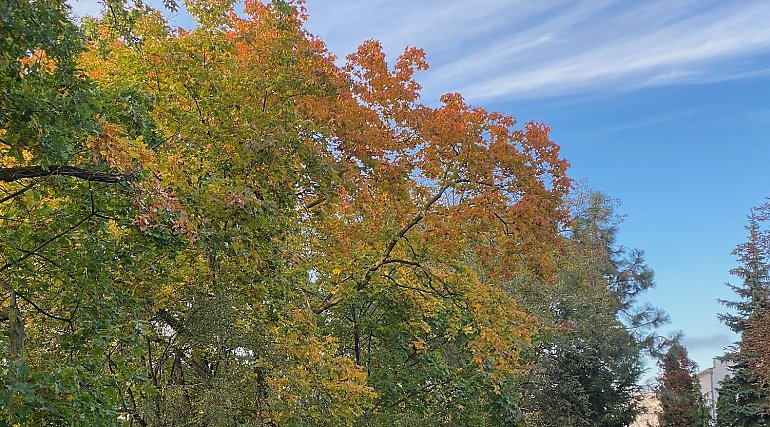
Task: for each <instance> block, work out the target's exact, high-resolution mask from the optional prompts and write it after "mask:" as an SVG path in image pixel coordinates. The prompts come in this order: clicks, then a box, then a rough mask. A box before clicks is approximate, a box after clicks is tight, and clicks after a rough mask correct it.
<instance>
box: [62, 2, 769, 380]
mask: <svg viewBox="0 0 770 427" xmlns="http://www.w3.org/2000/svg"><path fill="white" fill-rule="evenodd" d="M74 5H75V9H76V11H77V12H78V13H80V14H84V13H88V12H91V13H97V12H98V10H99V6H98V4H97V3H96V2H95V1H86V0H81V1H79V2H75V3H74ZM308 9H309V12H310V20H309V21H308V24H307V27H308V29H309V30H310V31H311V32H312V33H314V34H316V35H319V36H321V38H323V39H324V40H325V41H326V42H327V45H328V46H329V48H330V50H331V51H332V52H334V53H335V54H337V55H338V56H339V57H344V56H345V55H347V54H348V53H351V52H353V51H354V50H355V48H356V46H357V45H358V44H360V43H361V42H362V41H364V40H366V39H369V38H374V39H378V40H380V41H381V42H382V43H383V45H384V47H385V50H386V52H388V53H389V55H390V57H391V58H392V59H395V56H396V55H398V54H399V53H400V52H402V51H403V49H404V48H405V47H406V46H417V47H421V48H424V49H425V51H426V53H427V56H428V61H429V62H430V64H431V68H430V69H429V70H428V71H426V72H423V73H420V74H419V75H418V80H419V81H420V82H421V83H422V84H423V86H424V91H423V100H424V102H426V103H428V104H433V103H435V102H436V100H437V99H438V97H439V96H440V95H441V94H442V93H445V92H455V91H459V92H461V93H462V94H463V95H464V96H465V97H466V99H467V100H469V101H470V102H471V103H474V104H478V105H482V106H485V107H489V108H491V109H495V110H499V111H502V112H505V113H508V114H513V115H515V116H516V117H517V118H518V119H519V121H520V122H524V121H527V120H537V121H544V122H546V123H548V124H549V125H550V126H551V128H552V129H553V139H554V140H555V141H556V142H557V143H559V144H560V145H561V146H562V148H563V154H564V156H565V157H566V158H567V159H568V160H569V161H570V162H571V163H572V169H571V175H572V177H573V178H576V179H587V180H588V183H589V185H590V186H591V187H593V188H595V189H597V190H601V191H603V192H605V193H607V194H608V195H610V196H612V197H614V198H617V199H619V200H620V202H621V212H622V213H624V214H626V215H627V218H626V221H625V222H624V224H623V225H622V228H621V233H620V240H621V243H623V244H624V245H626V246H629V247H634V248H640V249H643V250H645V251H646V253H647V259H648V262H649V264H650V265H651V266H652V267H653V268H654V269H655V271H656V282H657V288H656V289H655V290H653V291H652V292H650V293H649V294H647V295H646V296H645V297H644V299H645V300H646V301H650V302H652V303H653V304H655V305H657V306H659V307H661V308H663V309H665V310H666V311H667V312H668V313H669V314H670V316H671V319H672V322H671V324H669V325H668V326H666V327H664V330H663V332H664V333H666V332H668V331H675V330H681V331H683V332H684V334H685V337H686V338H685V344H686V345H688V347H689V349H690V354H691V356H692V357H693V359H695V361H696V362H698V364H699V365H700V366H701V367H702V368H706V367H709V366H710V365H711V358H712V357H713V356H717V355H719V354H721V353H722V349H723V347H724V346H725V345H727V344H729V343H730V342H731V341H733V340H734V337H733V335H732V334H731V333H730V332H729V330H728V329H727V328H726V327H725V326H723V325H722V324H721V323H719V321H718V320H717V317H716V316H717V313H718V312H720V311H723V308H722V307H721V306H720V305H719V304H718V303H717V302H716V300H717V299H718V298H728V299H729V298H730V297H731V294H730V292H729V290H728V289H727V287H726V286H725V285H724V283H725V282H727V281H731V280H733V278H731V276H730V275H729V273H728V271H729V270H730V269H731V268H732V267H734V265H735V262H734V257H733V256H732V255H731V254H730V252H731V250H732V249H733V248H734V247H735V246H736V245H737V244H738V243H740V242H741V241H742V240H743V239H744V237H745V230H744V229H743V226H744V225H745V223H746V216H747V215H748V213H749V210H750V208H751V207H753V206H757V205H759V204H761V203H763V201H764V200H765V197H766V196H770V185H768V184H770V174H769V173H768V169H767V162H768V160H770V140H769V138H770V135H768V130H770V96H769V95H770V26H768V25H767V22H768V21H769V20H770V2H766V1H759V0H757V1H738V0H733V1H729V2H725V1H709V0H694V1H690V0H675V1H672V0H669V1H645V2H632V1H611V0H606V1H605V0H590V1H575V0H551V1H531V0H474V1H466V0H423V1H420V2H415V1H406V0H387V1H384V0H367V1H356V0H349V1H345V2H336V1H328V0H325V1H324V0H315V1H314V0H310V2H309V5H308ZM171 18H172V22H173V24H174V25H179V26H190V20H189V17H188V16H185V15H184V14H183V13H179V14H174V15H172V17H171ZM651 375H652V374H651Z"/></svg>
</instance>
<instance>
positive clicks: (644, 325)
mask: <svg viewBox="0 0 770 427" xmlns="http://www.w3.org/2000/svg"><path fill="white" fill-rule="evenodd" d="M233 4H234V2H233V1H228V0H221V1H213V2H212V1H187V2H186V5H187V10H188V11H189V12H190V13H191V14H193V16H194V17H195V18H196V21H197V23H198V26H197V27H196V28H195V29H191V30H185V29H179V28H176V29H175V28H171V27H170V26H169V24H168V23H167V22H166V21H165V19H164V17H163V14H162V13H161V12H160V11H158V10H154V9H152V8H151V7H149V6H147V5H145V4H143V3H142V2H139V1H137V2H134V3H132V2H124V1H119V0H110V1H106V2H105V13H104V15H103V16H101V17H100V18H89V19H85V20H83V22H82V23H81V24H80V25H77V24H75V23H74V22H73V21H72V19H71V18H70V16H69V9H68V6H67V4H66V3H64V2H59V1H45V0H12V1H10V2H5V3H3V5H0V17H2V18H0V25H2V27H0V29H1V30H2V31H0V34H2V37H0V47H2V49H0V52H2V53H1V54H0V55H1V56H0V58H1V59H0V60H1V61H2V62H1V63H0V65H1V66H2V78H3V80H2V88H1V89H0V90H1V92H0V93H1V94H2V95H0V190H1V191H2V192H3V194H2V195H0V197H2V198H1V199H0V247H1V248H2V251H0V263H1V264H2V266H0V274H1V275H2V276H0V280H1V281H2V287H3V288H2V292H3V294H2V302H0V307H2V311H0V321H2V323H3V325H4V329H5V333H6V339H4V340H0V353H1V354H2V355H3V356H2V359H0V425H30V426H33V425H40V426H43V425H62V424H67V425H84V426H85V425H88V426H97V425H105V426H108V425H136V426H168V425H174V426H182V425H189V426H305V425H313V426H345V425H349V426H354V425H355V426H359V425H360V426H364V425H366V426H375V425H389V426H413V425H418V424H419V425H425V426H434V425H435V426H446V425H456V426H495V425H499V426H510V425H531V426H550V425H554V426H555V425H575V426H578V425H580V426H622V425H628V423H630V422H631V421H632V420H633V417H634V415H635V413H636V405H635V399H636V398H635V392H636V382H637V381H638V379H639V376H640V374H641V371H642V367H641V359H640V355H641V353H642V352H643V351H651V350H653V349H654V348H655V346H656V344H657V341H656V336H655V334H654V332H653V331H652V330H651V329H650V327H654V326H656V325H658V324H659V323H661V322H663V321H665V316H664V315H663V314H662V313H660V312H658V311H657V310H655V309H654V308H652V307H646V306H639V304H637V302H636V297H637V296H638V295H639V293H641V292H643V291H645V290H647V289H649V288H650V287H651V286H653V274H652V270H651V269H650V268H649V267H648V266H647V265H646V263H645V261H644V257H643V253H642V252H641V251H629V250H627V249H625V248H624V247H622V246H620V245H619V244H618V243H617V242H616V241H615V240H616V227H617V225H618V223H619V221H618V220H617V216H616V214H615V212H614V206H613V204H612V201H611V200H610V199H609V198H607V197H606V196H604V195H602V194H601V193H596V192H591V191H576V190H575V186H574V183H573V182H572V181H571V179H570V178H569V177H568V176H567V171H568V166H569V164H568V162H567V161H566V160H565V159H563V158H562V156H561V154H560V149H559V146H558V145H557V144H556V143H555V142H554V141H552V140H551V138H550V136H549V132H550V129H549V127H548V126H547V125H545V124H543V123H537V122H529V123H524V124H522V125H519V124H518V123H517V122H516V120H515V119H514V118H513V117H512V116H509V115H506V114H502V113H498V112H493V111H488V110H486V109H484V108H481V107H477V106H472V105H469V104H468V103H467V102H466V101H465V100H464V99H463V97H462V96H461V95H460V94H456V93H450V94H446V95H443V96H442V97H441V99H440V103H439V104H438V105H437V106H429V105H426V104H424V103H423V102H422V101H421V98H420V88H421V87H420V84H419V83H418V82H417V81H416V80H415V78H416V75H417V74H418V73H419V72H420V71H422V70H425V69H427V67H428V63H427V61H426V57H425V53H424V52H423V51H422V50H420V49H417V48H411V47H410V48H406V49H405V50H404V52H403V53H402V54H401V55H400V56H399V57H398V58H396V59H395V60H394V61H392V62H390V63H389V62H388V60H387V59H386V56H385V53H384V52H383V48H382V46H381V44H380V43H379V42H377V41H374V40H369V41H366V42H364V43H363V44H362V45H361V46H360V47H359V48H358V50H357V51H356V52H354V53H352V54H350V55H348V56H347V57H346V58H345V61H344V62H342V61H337V58H336V57H335V56H334V55H332V54H331V53H330V52H329V51H328V50H327V48H326V47H325V45H324V43H323V41H322V40H320V39H319V38H317V37H315V36H313V35H312V34H310V33H308V32H307V31H306V30H305V29H304V22H305V19H306V11H305V9H304V7H303V3H302V2H285V1H273V2H270V3H267V4H266V3H262V2H259V1H255V0H247V1H245V2H244V9H243V13H242V14H236V13H235V12H234V11H233ZM167 7H170V8H173V7H176V4H175V3H174V2H167ZM340 64H341V65H340Z"/></svg>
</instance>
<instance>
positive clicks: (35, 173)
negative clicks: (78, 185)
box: [0, 165, 136, 184]
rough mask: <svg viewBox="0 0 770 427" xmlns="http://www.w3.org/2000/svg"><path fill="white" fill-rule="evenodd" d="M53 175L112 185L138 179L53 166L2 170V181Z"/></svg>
mask: <svg viewBox="0 0 770 427" xmlns="http://www.w3.org/2000/svg"><path fill="white" fill-rule="evenodd" d="M51 175H62V176H71V177H74V178H79V179H84V180H86V181H95V182H106V183H110V184H115V183H118V182H128V181H133V180H134V179H136V177H135V176H134V175H131V174H122V173H109V172H101V171H94V170H87V169H81V168H77V167H74V166H66V165H52V166H49V167H48V169H45V168H43V167H42V166H23V167H15V168H0V181H4V182H14V181H18V180H20V179H24V178H38V177H41V176H51Z"/></svg>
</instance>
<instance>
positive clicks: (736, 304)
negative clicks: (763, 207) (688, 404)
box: [717, 212, 770, 427]
mask: <svg viewBox="0 0 770 427" xmlns="http://www.w3.org/2000/svg"><path fill="white" fill-rule="evenodd" d="M746 229H747V231H748V233H749V236H748V241H747V242H745V243H743V244H741V245H739V246H738V247H737V248H736V249H735V250H734V251H733V254H734V255H736V256H737V257H738V262H739V266H738V267H737V268H735V269H733V270H732V271H731V272H730V273H731V274H732V275H734V276H736V277H739V278H741V279H742V283H741V284H740V285H732V284H728V286H730V288H731V289H732V290H733V291H734V292H735V294H736V295H737V297H738V298H737V299H736V300H734V301H725V300H720V302H721V303H722V304H724V305H725V306H727V307H728V308H730V309H733V310H734V313H723V314H721V315H720V316H719V317H720V319H721V320H722V322H724V323H725V324H726V325H727V326H728V327H730V329H732V330H733V331H735V332H736V333H738V334H740V335H741V338H740V340H739V341H738V342H737V343H735V344H734V345H733V346H732V347H730V348H729V351H728V353H727V354H726V355H725V360H727V361H730V362H732V363H733V364H734V366H733V375H731V376H730V377H729V378H727V379H725V380H724V381H723V382H722V385H721V389H720V393H719V399H718V401H717V425H718V426H725V427H726V426H731V427H753V426H767V425H770V393H768V391H767V390H763V389H762V388H761V387H760V386H759V375H758V373H757V372H756V371H755V370H754V369H753V368H752V366H751V364H750V363H749V360H750V358H751V354H750V353H749V351H748V350H747V349H746V348H745V346H744V345H743V332H744V331H745V329H746V326H747V323H748V322H749V320H750V319H751V318H752V316H754V315H755V313H757V312H758V311H759V309H760V308H761V307H762V305H763V300H764V295H765V293H766V292H767V289H768V278H769V276H770V275H769V274H768V259H767V247H766V246H765V244H764V240H765V239H766V236H765V235H764V234H765V233H764V232H763V231H762V229H761V227H760V222H759V219H758V218H757V216H756V215H754V213H753V212H752V214H751V216H750V217H749V225H748V226H747V227H746Z"/></svg>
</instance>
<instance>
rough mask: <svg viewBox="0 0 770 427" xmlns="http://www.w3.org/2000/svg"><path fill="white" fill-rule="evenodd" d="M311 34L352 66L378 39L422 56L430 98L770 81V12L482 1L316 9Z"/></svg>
mask: <svg viewBox="0 0 770 427" xmlns="http://www.w3.org/2000/svg"><path fill="white" fill-rule="evenodd" d="M310 11H311V20H310V23H309V24H310V29H311V31H313V32H315V33H317V34H319V35H321V36H322V37H323V38H324V39H326V40H327V41H328V42H329V45H330V48H331V49H332V51H334V52H336V53H339V54H343V55H344V54H345V53H348V52H350V51H352V50H353V49H354V48H355V46H356V45H357V44H358V43H360V42H361V41H363V40H364V39H367V38H370V37H372V38H377V39H380V40H381V41H382V42H383V45H384V46H385V48H386V50H387V51H388V52H389V53H390V54H391V55H394V54H397V53H398V52H400V51H401V50H402V49H403V48H404V47H405V46H407V45H412V46H414V45H416V46H420V47H424V48H425V49H426V51H427V52H428V57H429V60H430V62H431V64H432V69H431V70H430V71H428V74H427V75H426V76H424V78H423V79H422V81H423V82H424V83H425V95H426V97H427V98H435V97H436V96H437V95H438V94H440V93H443V92H446V91H456V90H459V91H461V92H463V93H464V94H465V95H466V96H467V97H468V98H470V99H472V100H474V101H479V100H485V99H490V98H498V99H500V98H537V97H546V96H556V95H562V94H571V93H576V92H597V91H609V90H619V89H620V90H624V89H633V88H640V87H648V86H662V85H671V84H692V83H704V82H715V81H725V80H733V79H741V78H747V77H756V76H764V75H766V74H767V73H768V71H770V66H765V65H763V62H762V61H757V60H755V61H752V60H751V59H752V58H761V57H762V56H763V55H768V54H770V26H768V25H767V20H768V19H769V18H770V2H764V1H731V2H723V1H702V0H701V1H694V0H679V1H647V2H636V3H631V2H621V1H612V0H602V1H600V0H587V1H582V2H575V1H555V2H531V1H506V0H482V1H474V2H468V1H464V0H451V1H436V0H427V1H423V2H419V3H416V5H415V2H408V1H405V0H399V1H388V2H385V1H354V2H350V3H349V4H346V6H345V7H344V8H341V7H339V5H338V4H337V5H336V6H335V5H334V4H332V2H321V1H317V2H311V3H310Z"/></svg>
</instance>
